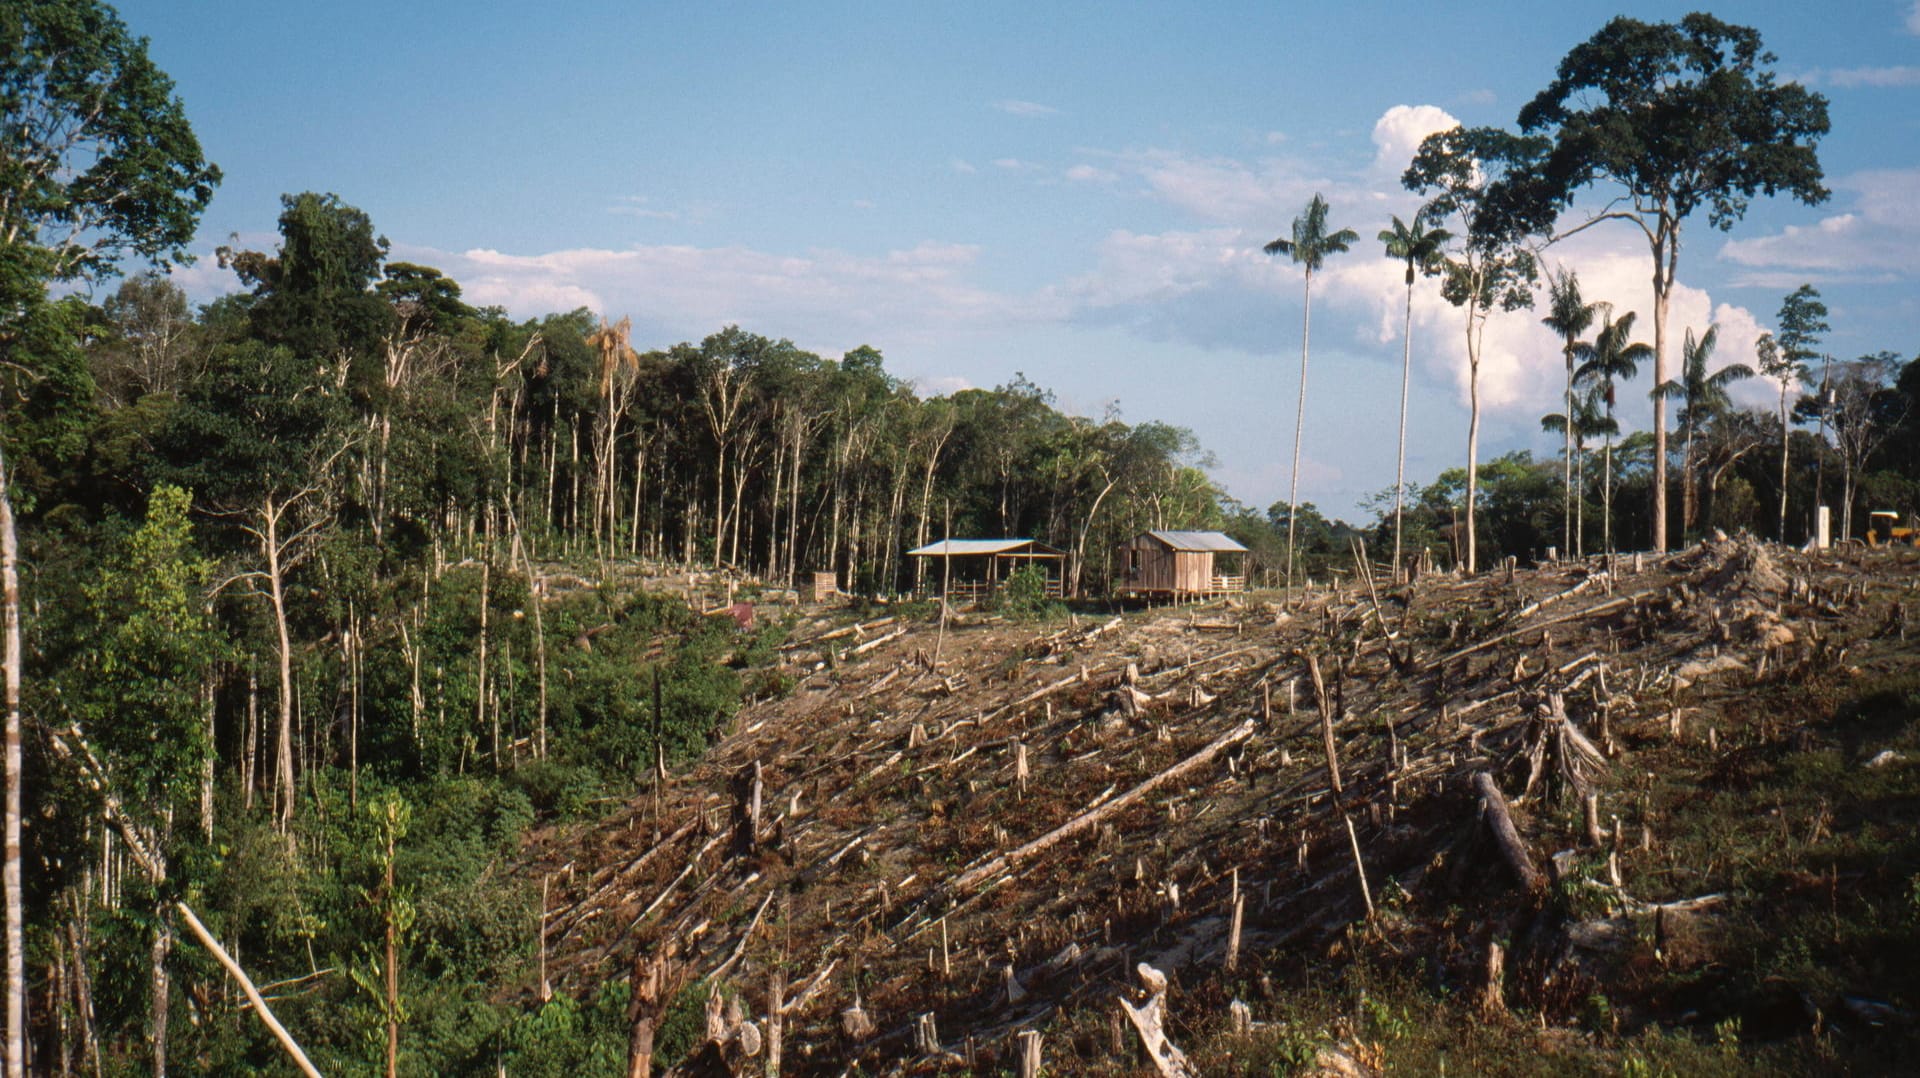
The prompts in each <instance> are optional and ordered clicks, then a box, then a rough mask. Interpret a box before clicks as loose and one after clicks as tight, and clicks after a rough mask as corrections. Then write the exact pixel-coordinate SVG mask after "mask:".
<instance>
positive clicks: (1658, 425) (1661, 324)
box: [1608, 212, 1680, 554]
mask: <svg viewBox="0 0 1920 1078" xmlns="http://www.w3.org/2000/svg"><path fill="white" fill-rule="evenodd" d="M1660 217H1661V220H1662V228H1661V229H1660V231H1659V232H1658V233H1656V235H1655V240H1654V245H1653V384H1654V385H1656V386H1663V385H1666V384H1667V309H1668V307H1669V306H1670V305H1671V301H1672V298H1673V274H1674V269H1675V268H1676V263H1677V262H1678V261H1679V259H1680V224H1679V222H1678V221H1677V220H1676V221H1673V222H1672V223H1671V224H1667V223H1666V221H1667V217H1668V215H1667V214H1666V213H1665V212H1662V213H1661V215H1660ZM1608 549H1609V550H1611V549H1612V544H1611V543H1609V544H1608ZM1666 549H1667V398H1666V397H1664V396H1659V395H1656V396H1655V397H1654V398H1653V551H1654V553H1656V554H1662V553H1665V552H1666Z"/></svg>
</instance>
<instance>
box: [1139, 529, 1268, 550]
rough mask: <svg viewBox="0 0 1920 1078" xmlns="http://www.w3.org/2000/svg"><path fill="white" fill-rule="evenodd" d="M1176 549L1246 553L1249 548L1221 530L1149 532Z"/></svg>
mask: <svg viewBox="0 0 1920 1078" xmlns="http://www.w3.org/2000/svg"><path fill="white" fill-rule="evenodd" d="M1147 534H1148V535H1151V536H1153V537H1154V538H1155V539H1158V540H1160V541H1161V542H1162V543H1165V544H1166V545H1167V546H1169V547H1171V548H1173V549H1174V550H1210V551H1214V552H1216V553H1220V554H1245V553H1246V552H1247V548H1246V547H1243V546H1241V545H1240V544H1239V543H1236V542H1234V541H1233V540H1232V539H1229V538H1227V537H1226V536H1225V535H1222V534H1220V533H1219V532H1148V533H1147Z"/></svg>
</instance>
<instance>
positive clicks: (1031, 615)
mask: <svg viewBox="0 0 1920 1078" xmlns="http://www.w3.org/2000/svg"><path fill="white" fill-rule="evenodd" d="M993 609H994V610H996V611H998V612H999V613H1002V614H1005V615H1006V616H1007V617H1009V618H1012V619H1013V620H1015V621H1045V620H1047V619H1049V618H1057V617H1060V616H1061V615H1063V614H1065V613H1066V612H1067V608H1066V607H1065V606H1064V605H1062V604H1061V603H1060V602H1059V601H1058V600H1055V599H1052V598H1049V597H1048V595H1047V571H1046V570H1045V569H1043V568H1041V567H1040V566H1038V565H1029V566H1026V567H1024V568H1020V569H1016V570H1014V571H1013V572H1012V573H1009V574H1008V575H1007V579H1006V580H1004V581H1002V582H1001V585H1000V589H999V590H998V591H997V592H995V593H994V596H993Z"/></svg>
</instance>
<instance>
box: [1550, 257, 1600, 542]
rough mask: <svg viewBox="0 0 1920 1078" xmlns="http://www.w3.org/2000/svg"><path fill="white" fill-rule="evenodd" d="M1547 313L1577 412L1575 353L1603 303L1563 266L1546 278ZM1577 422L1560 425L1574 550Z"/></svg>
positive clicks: (1567, 526) (1568, 408) (1565, 515)
mask: <svg viewBox="0 0 1920 1078" xmlns="http://www.w3.org/2000/svg"><path fill="white" fill-rule="evenodd" d="M1547 303H1548V311H1547V316H1546V317H1545V318H1542V319H1541V320H1540V321H1541V323H1542V324H1544V325H1545V326H1546V327H1547V328H1548V329H1550V330H1552V331H1553V332H1554V334H1555V335H1556V336H1558V337H1559V338H1560V355H1561V358H1562V359H1564V360H1565V361H1566V365H1567V382H1566V392H1565V395H1564V396H1563V398H1562V399H1563V400H1564V401H1565V405H1564V408H1565V410H1564V411H1563V412H1561V413H1560V415H1561V416H1562V417H1563V418H1564V417H1565V416H1570V415H1573V414H1574V412H1575V409H1574V403H1573V368H1574V354H1575V352H1576V351H1577V350H1578V349H1579V346H1580V335H1581V334H1583V333H1585V332H1586V331H1587V330H1588V329H1589V328H1591V327H1592V326H1593V319H1594V316H1595V315H1596V314H1598V313H1599V310H1600V304H1598V303H1587V302H1586V301H1584V300H1582V299H1581V298H1580V275H1579V274H1577V273H1574V272H1573V271H1572V270H1569V269H1566V268H1565V267H1562V268H1561V269H1560V270H1559V272H1557V273H1554V274H1553V275H1552V276H1551V277H1550V278H1549V279H1548V282H1547ZM1575 426H1577V424H1570V423H1565V422H1563V423H1562V424H1561V426H1560V429H1561V430H1563V431H1564V432H1565V433H1566V438H1567V446H1566V457H1565V458H1564V460H1563V462H1562V465H1561V467H1562V473H1561V485H1562V486H1563V487H1564V488H1565V497H1564V498H1563V499H1562V509H1561V543H1562V544H1563V545H1562V546H1561V548H1560V549H1561V550H1562V551H1564V552H1566V553H1568V554H1571V553H1572V552H1573V548H1574V541H1573V538H1574V537H1573V442H1574V434H1575V430H1574V428H1575Z"/></svg>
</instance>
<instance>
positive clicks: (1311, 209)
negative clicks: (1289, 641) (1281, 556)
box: [1264, 192, 1360, 595]
mask: <svg viewBox="0 0 1920 1078" xmlns="http://www.w3.org/2000/svg"><path fill="white" fill-rule="evenodd" d="M1359 238H1360V234H1359V233H1357V232H1355V231H1354V230H1353V229H1351V228H1343V229H1341V230H1340V231H1338V232H1328V231H1327V200H1326V199H1324V198H1322V197H1320V195H1319V193H1318V192H1316V193H1315V194H1314V196H1313V201H1311V202H1309V203H1307V212H1305V213H1303V214H1301V215H1300V216H1298V217H1295V218H1294V219H1293V235H1292V236H1291V237H1286V236H1283V237H1281V238H1280V239H1277V240H1274V241H1273V242H1272V243H1269V244H1267V245H1266V247H1265V248H1264V250H1265V251H1266V252H1267V253H1268V254H1270V255H1276V254H1284V255H1288V256H1291V257H1292V259H1293V260H1294V261H1295V262H1296V263H1298V264H1300V265H1301V266H1303V267H1305V269H1306V293H1305V299H1304V302H1303V305H1302V306H1303V312H1304V313H1303V314H1302V315H1301V319H1300V402H1299V404H1298V405H1297V406H1296V407H1295V410H1294V416H1293V476H1292V478H1291V479H1289V480H1288V482H1287V592H1288V594H1289V595H1291V594H1292V592H1293V533H1294V518H1295V517H1297V516H1299V515H1300V431H1301V428H1302V426H1303V425H1304V424H1305V422H1306V418H1307V344H1308V341H1309V340H1310V339H1311V330H1312V326H1313V271H1314V270H1317V269H1319V268H1320V267H1321V265H1322V264H1324V263H1325V262H1326V260H1327V256H1328V255H1333V254H1340V253H1341V252H1343V251H1345V250H1346V249H1347V248H1348V247H1349V246H1351V245H1352V244H1353V242H1354V241H1355V240H1357V239H1359Z"/></svg>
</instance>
